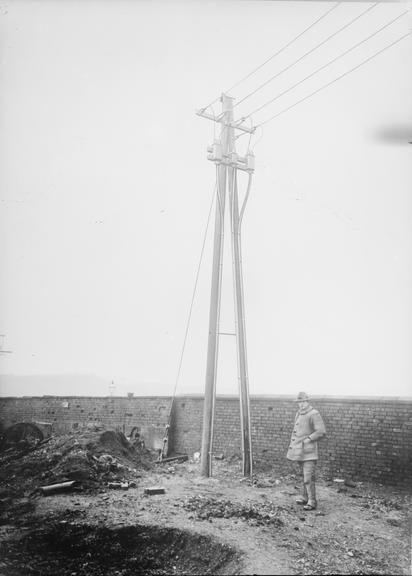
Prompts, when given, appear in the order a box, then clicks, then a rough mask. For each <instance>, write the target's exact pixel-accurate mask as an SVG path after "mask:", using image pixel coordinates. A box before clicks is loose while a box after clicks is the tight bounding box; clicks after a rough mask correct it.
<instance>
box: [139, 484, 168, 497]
mask: <svg viewBox="0 0 412 576" xmlns="http://www.w3.org/2000/svg"><path fill="white" fill-rule="evenodd" d="M144 493H145V494H147V495H148V496H153V495H154V494H165V493H166V490H165V489H164V488H162V486H151V487H150V488H145V491H144Z"/></svg>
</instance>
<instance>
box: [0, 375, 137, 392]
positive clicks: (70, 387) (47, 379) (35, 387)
mask: <svg viewBox="0 0 412 576" xmlns="http://www.w3.org/2000/svg"><path fill="white" fill-rule="evenodd" d="M109 385H110V380H106V379H104V378H99V377H98V376H94V375H93V374H35V375H14V374H1V375H0V396H47V395H51V396H110V393H111V391H110V388H109ZM126 393H127V391H125V392H123V390H118V389H117V387H116V388H115V389H114V390H113V394H114V395H115V396H116V395H121V396H123V395H126Z"/></svg>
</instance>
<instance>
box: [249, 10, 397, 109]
mask: <svg viewBox="0 0 412 576" xmlns="http://www.w3.org/2000/svg"><path fill="white" fill-rule="evenodd" d="M406 14H408V10H405V12H402V14H399V15H398V16H396V18H393V20H391V21H390V22H388V23H386V24H385V25H384V26H381V27H380V28H379V29H378V30H375V32H373V33H372V34H370V35H369V36H367V37H366V38H364V39H363V40H361V41H360V42H357V43H356V44H354V45H353V46H351V47H350V48H348V49H347V50H345V51H344V52H342V53H341V54H339V55H338V56H336V57H335V58H333V59H332V60H329V62H327V63H326V64H323V66H320V67H319V68H317V69H316V70H314V71H313V72H311V73H310V74H309V75H308V76H305V78H303V79H302V80H299V82H296V83H295V84H293V85H292V86H290V87H289V88H286V90H283V91H282V92H280V93H279V94H277V95H276V96H275V97H274V98H271V99H270V100H268V101H267V102H265V103H264V104H262V105H261V106H259V107H258V108H256V109H255V110H253V111H252V112H251V113H250V116H252V114H256V113H257V112H260V111H261V110H263V108H266V106H269V104H272V103H273V102H275V100H278V98H280V97H281V96H284V95H285V94H287V93H288V92H290V91H291V90H293V89H294V88H296V87H297V86H299V85H300V84H302V83H303V82H305V81H306V80H309V78H312V77H313V76H315V75H316V74H318V72H321V71H322V70H324V69H325V68H327V67H328V66H330V65H331V64H334V63H335V62H337V60H340V58H343V57H344V56H346V55H347V54H349V52H352V50H355V49H356V48H358V47H359V46H361V45H362V44H364V43H365V42H367V41H368V40H370V39H371V38H373V36H376V35H377V34H379V32H382V30H384V29H385V28H388V26H390V25H391V24H393V23H394V22H396V21H397V20H399V19H400V18H402V17H403V16H405V15H406ZM246 118H249V115H248V116H246Z"/></svg>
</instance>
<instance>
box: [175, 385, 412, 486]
mask: <svg viewBox="0 0 412 576" xmlns="http://www.w3.org/2000/svg"><path fill="white" fill-rule="evenodd" d="M311 404H312V405H313V406H314V407H315V408H317V409H318V410H319V412H320V413H321V414H322V417H323V419H324V422H325V425H326V430H327V437H326V439H324V440H322V441H321V442H319V468H320V470H321V472H323V473H324V474H325V475H326V476H329V477H339V476H350V477H353V478H355V479H358V480H370V479H373V480H375V481H379V482H382V483H388V484H399V485H401V484H408V483H409V484H411V482H412V398H405V399H403V398H371V397H365V398H363V397H354V398H350V397H343V398H337V397H314V398H313V400H312V401H311ZM296 409H297V406H296V404H295V403H294V402H293V397H287V396H260V397H251V406H250V416H251V432H252V448H253V460H254V463H255V466H256V468H259V469H262V468H263V469H271V470H273V473H274V474H278V475H281V474H285V473H288V472H289V473H290V472H291V471H292V470H293V464H291V463H290V462H289V461H287V460H286V458H285V454H286V452H287V449H288V445H289V440H290V435H291V431H292V426H293V422H294V417H295V414H296ZM202 415H203V399H202V397H196V396H186V397H179V398H177V399H176V401H175V403H174V408H173V422H174V426H173V446H174V449H175V450H176V451H177V452H188V453H193V452H194V451H198V450H200V446H201V426H202ZM213 452H214V453H215V454H218V453H223V454H225V456H226V457H230V456H232V455H233V454H238V455H239V456H241V446H240V417H239V400H238V398H235V397H220V398H219V397H218V399H217V401H216V417H215V434H214V441H213Z"/></svg>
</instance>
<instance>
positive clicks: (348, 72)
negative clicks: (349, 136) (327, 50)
mask: <svg viewBox="0 0 412 576" xmlns="http://www.w3.org/2000/svg"><path fill="white" fill-rule="evenodd" d="M410 34H412V30H409V32H407V33H406V34H404V35H403V36H401V37H400V38H398V39H397V40H395V41H394V42H391V43H390V44H387V45H386V46H384V47H383V48H381V49H380V50H378V52H375V53H374V54H372V55H371V56H369V58H366V59H365V60H362V62H360V63H359V64H357V65H356V66H354V67H353V68H351V69H350V70H347V71H346V72H344V73H343V74H341V75H340V76H337V77H336V78H334V79H333V80H331V81H330V82H327V83H326V84H324V85H323V86H321V87H320V88H318V89H317V90H315V91H314V92H311V93H310V94H307V96H305V97H304V98H301V99H300V100H298V101H297V102H295V103H294V104H291V105H290V106H288V107H287V108H284V109H283V110H280V112H278V113H277V114H275V115H274V116H271V117H270V118H268V119H267V120H265V121H264V122H261V123H260V124H258V126H264V125H265V124H268V122H271V121H272V120H274V119H275V118H278V117H279V116H281V115H282V114H285V113H286V112H288V111H289V110H291V109H292V108H294V107H295V106H297V105H298V104H301V103H302V102H305V100H308V99H309V98H311V97H312V96H314V95H315V94H318V92H321V91H322V90H324V89H325V88H328V87H329V86H331V85H332V84H334V83H335V82H337V81H338V80H341V79H342V78H344V77H345V76H347V75H348V74H350V73H351V72H354V71H355V70H357V69H358V68H360V67H361V66H363V65H364V64H366V63H367V62H370V60H372V59H373V58H375V57H376V56H378V55H379V54H382V52H385V50H388V49H389V48H392V46H395V44H397V43H398V42H400V41H401V40H403V39H404V38H406V37H407V36H409V35H410Z"/></svg>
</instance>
